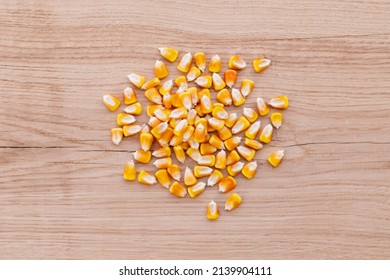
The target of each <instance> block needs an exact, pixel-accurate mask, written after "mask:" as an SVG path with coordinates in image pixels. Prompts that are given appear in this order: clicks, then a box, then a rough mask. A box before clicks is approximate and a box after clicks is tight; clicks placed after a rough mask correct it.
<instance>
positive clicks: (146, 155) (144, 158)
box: [133, 150, 152, 163]
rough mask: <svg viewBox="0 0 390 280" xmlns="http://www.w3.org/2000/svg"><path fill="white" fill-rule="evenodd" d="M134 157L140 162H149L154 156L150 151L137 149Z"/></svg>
mask: <svg viewBox="0 0 390 280" xmlns="http://www.w3.org/2000/svg"><path fill="white" fill-rule="evenodd" d="M133 157H134V159H135V160H136V161H138V162H140V163H149V162H150V159H151V158H152V153H151V152H150V151H144V150H137V151H135V152H134V153H133Z"/></svg>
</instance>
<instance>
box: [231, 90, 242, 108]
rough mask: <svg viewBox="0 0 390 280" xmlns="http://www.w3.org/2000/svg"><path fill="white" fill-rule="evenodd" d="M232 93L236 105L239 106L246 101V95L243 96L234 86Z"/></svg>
mask: <svg viewBox="0 0 390 280" xmlns="http://www.w3.org/2000/svg"><path fill="white" fill-rule="evenodd" d="M231 95H232V100H233V105H234V106H236V107H238V106H241V105H242V104H244V103H245V97H244V96H242V94H241V92H240V91H239V90H238V89H236V88H232V93H231Z"/></svg>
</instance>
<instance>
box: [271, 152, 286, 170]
mask: <svg viewBox="0 0 390 280" xmlns="http://www.w3.org/2000/svg"><path fill="white" fill-rule="evenodd" d="M283 158H284V150H279V151H276V152H275V153H272V154H271V155H270V156H269V157H268V162H269V163H270V164H271V165H272V166H273V167H277V166H278V165H279V164H280V163H281V162H282V160H283Z"/></svg>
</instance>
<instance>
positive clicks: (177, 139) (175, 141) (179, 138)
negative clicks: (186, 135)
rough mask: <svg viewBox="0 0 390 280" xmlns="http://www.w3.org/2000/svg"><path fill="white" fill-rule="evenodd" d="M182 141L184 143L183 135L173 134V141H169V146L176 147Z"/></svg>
mask: <svg viewBox="0 0 390 280" xmlns="http://www.w3.org/2000/svg"><path fill="white" fill-rule="evenodd" d="M181 143H183V137H182V136H178V135H173V137H172V139H171V141H169V146H172V147H174V146H176V145H180V144H181Z"/></svg>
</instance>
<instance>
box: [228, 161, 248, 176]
mask: <svg viewBox="0 0 390 280" xmlns="http://www.w3.org/2000/svg"><path fill="white" fill-rule="evenodd" d="M243 167H244V163H243V162H241V161H239V162H236V163H235V164H233V165H229V166H228V167H227V168H226V169H227V172H228V173H229V174H230V176H236V175H237V174H238V173H240V172H241V170H242V168H243Z"/></svg>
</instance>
